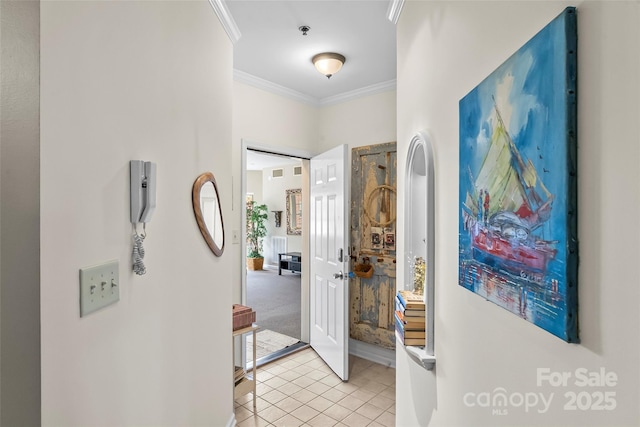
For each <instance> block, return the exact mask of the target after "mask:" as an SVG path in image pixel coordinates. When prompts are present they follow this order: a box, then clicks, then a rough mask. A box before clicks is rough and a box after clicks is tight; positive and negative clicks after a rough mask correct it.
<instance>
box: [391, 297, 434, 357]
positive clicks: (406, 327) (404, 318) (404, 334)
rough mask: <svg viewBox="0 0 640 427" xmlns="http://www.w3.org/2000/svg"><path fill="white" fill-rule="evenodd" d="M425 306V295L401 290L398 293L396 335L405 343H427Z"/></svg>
mask: <svg viewBox="0 0 640 427" xmlns="http://www.w3.org/2000/svg"><path fill="white" fill-rule="evenodd" d="M425 315H426V311H425V306H424V297H423V295H418V294H414V293H413V292H411V291H405V290H400V291H398V293H397V294H396V313H395V317H396V337H397V338H398V340H399V341H400V342H401V343H402V344H404V345H418V346H424V345H425V338H426V334H425V326H426V322H425Z"/></svg>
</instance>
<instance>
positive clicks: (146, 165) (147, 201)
mask: <svg viewBox="0 0 640 427" xmlns="http://www.w3.org/2000/svg"><path fill="white" fill-rule="evenodd" d="M130 165H131V222H132V223H133V224H137V223H139V222H142V223H147V222H149V221H151V216H152V215H153V211H155V209H156V169H157V166H156V164H155V163H152V162H145V161H142V160H131V162H130Z"/></svg>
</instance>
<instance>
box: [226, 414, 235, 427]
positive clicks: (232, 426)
mask: <svg viewBox="0 0 640 427" xmlns="http://www.w3.org/2000/svg"><path fill="white" fill-rule="evenodd" d="M236 425H238V423H237V422H236V414H235V413H234V412H232V413H231V418H229V421H227V424H226V425H225V427H235V426H236Z"/></svg>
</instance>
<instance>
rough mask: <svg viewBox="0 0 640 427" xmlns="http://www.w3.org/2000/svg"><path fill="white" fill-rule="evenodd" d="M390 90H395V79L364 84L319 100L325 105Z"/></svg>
mask: <svg viewBox="0 0 640 427" xmlns="http://www.w3.org/2000/svg"><path fill="white" fill-rule="evenodd" d="M392 90H396V79H393V80H389V81H386V82H382V83H376V84H373V85H371V86H365V87H363V88H360V89H356V90H352V91H349V92H345V93H342V94H339V95H334V96H329V97H327V98H324V99H322V100H320V105H321V106H323V107H327V106H329V105H336V104H341V103H343V102H347V101H353V100H354V99H358V98H362V97H365V96H370V95H376V94H378V93H383V92H389V91H392Z"/></svg>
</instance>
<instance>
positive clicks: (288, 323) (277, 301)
mask: <svg viewBox="0 0 640 427" xmlns="http://www.w3.org/2000/svg"><path fill="white" fill-rule="evenodd" d="M300 284H301V283H300V274H292V273H289V272H284V271H283V272H282V276H279V275H278V270H277V269H276V270H260V271H251V270H247V305H248V306H249V307H251V308H253V309H254V310H255V312H256V323H257V324H258V326H259V327H260V329H269V330H271V331H275V332H278V333H280V334H284V335H288V336H290V337H293V338H296V339H298V340H299V339H300V329H301V327H300V315H301V313H300V304H301V303H300V295H301V290H300Z"/></svg>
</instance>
